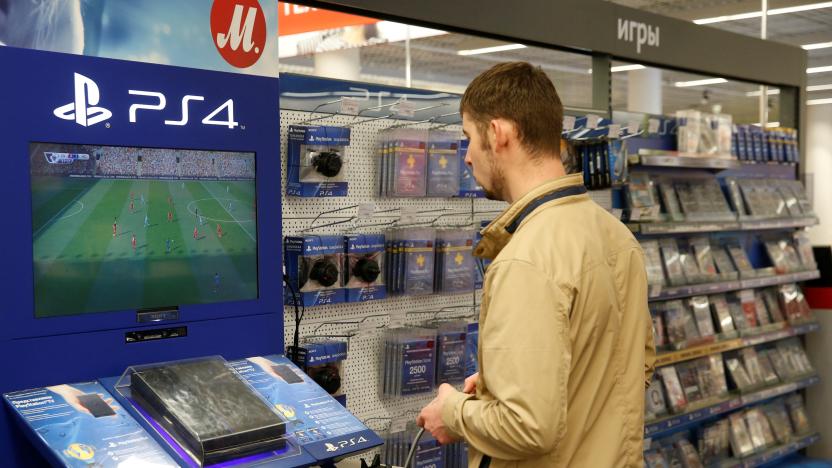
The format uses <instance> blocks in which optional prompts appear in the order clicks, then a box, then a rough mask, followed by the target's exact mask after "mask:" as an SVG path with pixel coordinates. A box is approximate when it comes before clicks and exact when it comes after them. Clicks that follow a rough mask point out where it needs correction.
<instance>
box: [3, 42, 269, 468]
mask: <svg viewBox="0 0 832 468" xmlns="http://www.w3.org/2000/svg"><path fill="white" fill-rule="evenodd" d="M0 63H2V64H3V69H4V70H7V71H10V72H8V73H4V74H3V86H2V87H0V102H2V103H3V108H4V112H3V113H2V116H0V149H2V155H3V161H4V166H3V170H2V171H0V195H2V198H3V200H5V201H6V204H5V211H4V216H5V218H6V220H7V221H6V222H4V223H3V226H4V227H3V229H2V231H0V241H2V243H3V245H5V246H6V247H5V248H4V249H3V250H4V255H3V260H4V262H3V269H2V271H0V284H2V285H3V286H2V288H3V289H2V291H3V293H4V294H3V296H4V307H3V312H2V321H3V325H2V326H0V354H1V355H2V356H3V359H0V375H2V376H3V378H2V380H0V393H2V392H9V391H14V390H20V389H25V388H33V387H42V386H47V385H55V384H60V383H64V382H73V381H86V380H90V379H93V378H97V377H102V376H108V375H119V374H121V372H122V371H123V370H124V369H125V368H126V367H127V366H128V365H131V364H140V363H147V362H159V361H169V360H174V359H180V358H187V357H195V356H204V355H212V354H220V355H223V356H225V357H227V358H229V359H234V358H240V357H244V356H251V355H265V354H270V353H275V352H280V351H281V350H282V348H283V340H282V337H283V325H282V322H283V321H282V305H281V304H282V297H281V291H282V288H281V287H280V284H281V271H282V265H281V253H280V239H281V227H280V226H281V209H280V190H281V187H280V160H279V154H280V151H279V111H278V80H277V79H276V78H268V77H261V76H250V75H240V74H233V73H223V72H213V71H204V70H194V69H186V68H179V67H171V66H163V65H154V64H145V63H138V62H127V61H119V60H110V59H100V58H92V57H85V56H77V55H66V54H57V53H50V52H40V51H32V50H26V49H16V48H9V47H0ZM47 153H49V154H47ZM121 153H130V155H129V156H128V157H127V158H126V159H121V160H120V159H119V158H118V157H115V156H114V155H118V154H121ZM227 155H230V156H228V157H226V156H227ZM133 156H135V159H132V157H133ZM139 156H141V158H139ZM85 158H86V159H85ZM140 159H141V160H140ZM230 160H234V161H237V162H229V161H230ZM33 161H36V164H38V165H39V166H38V167H36V168H34V172H33V165H32V164H33ZM79 161H87V162H86V163H84V164H86V165H87V167H86V168H85V169H83V170H80V171H66V166H72V165H73V164H76V163H77V162H79ZM102 161H103V162H102ZM207 161H211V162H207ZM239 161H243V162H239ZM245 161H248V162H245ZM171 164H173V165H174V167H170V165H171ZM237 166H239V167H237ZM125 167H126V169H125ZM235 168H236V169H235ZM251 169H253V174H252V172H251ZM52 170H54V171H56V173H55V174H52V173H50V171H52ZM85 170H86V171H87V172H84V171H85ZM38 171H40V172H38ZM33 174H38V175H39V176H44V177H46V178H47V180H46V182H47V183H46V184H45V185H44V184H41V182H44V180H36V182H35V184H33V182H32V180H33V179H32V177H33ZM252 175H253V177H254V178H253V180H252V177H251V176H252ZM36 179H37V178H36ZM234 179H238V180H234ZM52 183H56V184H54V185H52ZM33 185H34V186H33ZM68 185H77V187H67V186H68ZM183 185H184V187H183ZM53 189H54V190H53ZM72 189H75V191H74V192H73V190H72ZM131 192H133V196H132V197H131V196H130V193H131ZM73 194H74V196H73ZM168 194H169V195H168ZM168 196H170V201H168ZM143 198H144V200H143ZM202 199H205V200H202ZM199 200H201V201H199ZM229 202H230V203H231V206H228V203H229ZM131 203H132V204H133V207H132V208H131V207H130V204H131ZM44 207H46V208H44ZM169 207H172V209H171V211H173V213H172V215H173V216H172V218H173V219H171V220H170V221H169V220H168V216H167V214H168V210H169ZM197 210H198V213H197ZM114 212H115V213H114ZM145 215H148V219H147V221H145ZM200 215H201V216H202V218H204V219H203V220H202V223H200V219H199V217H200ZM116 218H117V220H116ZM82 221H83V222H82ZM114 221H115V222H114ZM113 224H118V226H117V232H116V234H117V235H116V236H112V229H113V228H112V225H113ZM217 224H220V226H219V228H218V226H217ZM174 226H176V227H175V228H174ZM194 228H196V229H197V230H198V231H199V232H198V235H195V236H194V235H192V232H193V230H194ZM220 229H221V230H222V234H220ZM102 233H103V235H102ZM133 236H135V238H136V243H135V246H134V245H133ZM39 239H40V240H42V241H44V244H43V245H42V246H39V245H38V241H39ZM168 239H170V240H171V242H170V244H171V245H170V247H168ZM46 241H48V242H46ZM108 254H109V255H108ZM177 255H178V257H176V261H177V262H178V263H179V265H178V266H177V265H176V264H175V263H176V262H171V261H172V260H173V257H175V256H177ZM246 255H248V258H247V259H246V257H245V256H246ZM241 258H242V259H243V260H242V261H241ZM36 265H39V266H37V267H36ZM165 265H167V266H165ZM41 267H43V268H42V269H39V268H41ZM44 272H48V274H47V275H46V278H47V280H44ZM37 284H40V285H41V286H43V290H42V291H38V289H37V287H36V285H37ZM187 291H190V292H187ZM50 296H51V297H50ZM36 297H41V298H45V297H50V299H49V300H50V302H49V304H48V307H46V308H44V310H38V313H36V310H37V308H36ZM168 298H170V299H169V300H168ZM144 307H162V308H167V309H174V310H173V311H172V312H170V311H165V312H158V313H157V312H150V315H145V316H139V315H138V314H137V312H138V311H139V310H141V309H143V308H144ZM176 308H178V310H175V309H176ZM157 319H162V320H163V321H161V322H157V321H155V320H157ZM162 328H163V329H164V330H163V331H159V332H158V333H156V332H155V331H153V330H157V329H162ZM143 332H146V333H143ZM159 338H168V339H159ZM12 432H13V427H12V424H11V422H10V419H9V413H8V410H7V409H6V408H4V409H3V410H2V411H0V448H3V449H6V448H9V447H15V448H14V449H13V450H12V452H13V453H12V460H13V461H15V460H16V461H21V460H24V458H16V457H18V456H20V455H21V453H20V452H21V451H25V450H28V448H27V447H25V445H21V444H19V443H16V442H13V441H12V439H11V438H12V437H17V435H16V434H15V435H13V434H12Z"/></svg>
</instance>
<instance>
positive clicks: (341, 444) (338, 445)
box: [325, 436, 367, 452]
mask: <svg viewBox="0 0 832 468" xmlns="http://www.w3.org/2000/svg"><path fill="white" fill-rule="evenodd" d="M365 442H367V439H365V438H364V436H361V437H358V438H355V437H353V438H352V439H349V440H341V441H338V442H335V443H334V444H332V443H329V442H326V443H325V445H326V451H327V452H337V451H338V450H341V449H343V448H346V447H352V446H355V445H358V444H363V443H365Z"/></svg>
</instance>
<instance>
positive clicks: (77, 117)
mask: <svg viewBox="0 0 832 468" xmlns="http://www.w3.org/2000/svg"><path fill="white" fill-rule="evenodd" d="M100 100H101V95H100V93H99V91H98V85H97V84H95V82H94V81H92V80H91V79H89V78H87V77H86V76H84V75H81V74H80V73H76V74H75V100H74V101H73V102H70V103H69V104H66V105H63V106H61V107H58V108H57V109H55V111H54V114H55V117H58V118H60V119H64V120H74V121H75V123H77V124H78V125H83V126H84V127H89V126H90V125H95V124H97V123H100V122H103V121H105V120H107V119H109V118H110V117H112V116H113V113H112V112H110V110H109V109H105V108H103V107H98V102H99V101H100Z"/></svg>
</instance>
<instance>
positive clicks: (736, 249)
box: [726, 244, 754, 274]
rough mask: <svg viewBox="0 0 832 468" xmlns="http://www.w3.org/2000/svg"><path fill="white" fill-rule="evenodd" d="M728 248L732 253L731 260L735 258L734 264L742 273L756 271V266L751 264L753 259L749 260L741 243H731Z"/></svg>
mask: <svg viewBox="0 0 832 468" xmlns="http://www.w3.org/2000/svg"><path fill="white" fill-rule="evenodd" d="M726 248H727V249H728V253H729V254H730V255H731V260H733V262H734V266H735V267H736V269H737V271H739V272H740V274H743V273H745V274H748V273H752V272H753V271H754V267H753V266H751V261H749V260H748V256H747V255H746V253H745V250H743V248H742V247H741V246H740V245H739V244H729V245H728V246H726Z"/></svg>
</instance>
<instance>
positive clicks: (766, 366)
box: [757, 349, 780, 386]
mask: <svg viewBox="0 0 832 468" xmlns="http://www.w3.org/2000/svg"><path fill="white" fill-rule="evenodd" d="M757 359H758V360H759V362H760V371H761V372H762V375H763V383H764V384H765V385H766V386H770V385H775V384H777V383H779V382H780V378H779V377H778V376H777V371H775V370H774V365H773V364H772V362H771V357H770V353H769V352H768V350H765V349H764V350H761V351H758V352H757Z"/></svg>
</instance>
